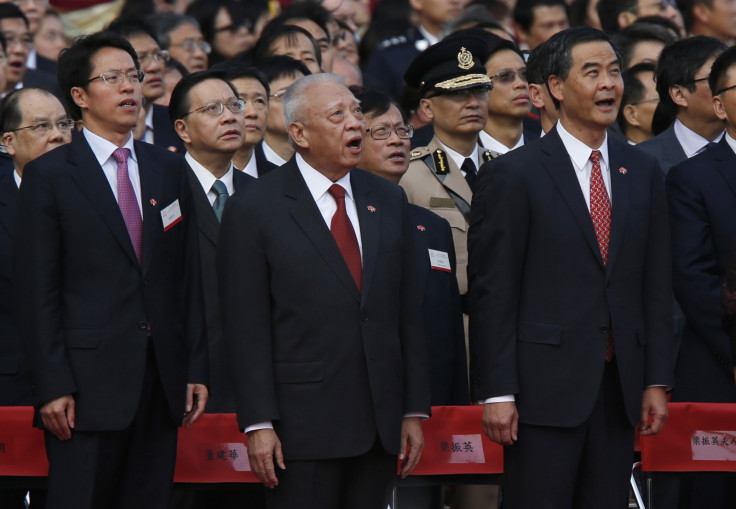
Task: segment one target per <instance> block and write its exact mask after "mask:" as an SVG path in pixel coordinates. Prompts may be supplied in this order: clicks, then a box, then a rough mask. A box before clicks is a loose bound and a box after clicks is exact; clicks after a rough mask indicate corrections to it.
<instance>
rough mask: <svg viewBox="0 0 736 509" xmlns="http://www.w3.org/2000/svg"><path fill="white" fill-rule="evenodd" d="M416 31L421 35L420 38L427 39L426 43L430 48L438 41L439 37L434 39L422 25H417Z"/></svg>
mask: <svg viewBox="0 0 736 509" xmlns="http://www.w3.org/2000/svg"><path fill="white" fill-rule="evenodd" d="M417 30H419V33H420V34H422V37H424V38H425V39H427V42H428V43H429V45H430V46H434V45H435V44H437V43H438V42H439V41H440V39H439V37H435V36H434V35H432V34H430V33H429V32H428V31H427V29H426V28H424V27H423V26H422V25H417Z"/></svg>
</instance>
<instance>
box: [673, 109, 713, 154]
mask: <svg viewBox="0 0 736 509" xmlns="http://www.w3.org/2000/svg"><path fill="white" fill-rule="evenodd" d="M675 137H676V138H677V141H678V142H680V146H681V147H682V150H683V152H685V155H686V156H687V158H688V159H690V158H691V157H692V156H694V155H695V154H698V153H700V152H701V151H702V150H703V147H705V146H706V145H707V144H708V140H706V139H705V138H703V137H702V136H700V135H699V134H698V133H696V132H695V131H693V130H692V129H690V128H689V127H687V126H686V125H685V124H683V123H682V122H680V119H679V118H678V119H675ZM721 138H723V133H721V134H719V135H718V137H717V138H716V139H715V140H713V142H714V143H718V142H719V141H721Z"/></svg>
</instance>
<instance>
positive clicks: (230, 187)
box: [184, 152, 235, 198]
mask: <svg viewBox="0 0 736 509" xmlns="http://www.w3.org/2000/svg"><path fill="white" fill-rule="evenodd" d="M184 159H186V160H187V163H189V167H190V168H192V171H194V174H195V175H196V176H197V180H199V183H200V185H201V186H202V189H204V192H205V194H208V195H209V193H210V192H212V194H213V195H214V194H215V193H214V191H212V185H213V184H214V183H215V181H216V180H217V178H216V177H215V176H214V175H213V174H212V173H210V171H209V170H208V169H207V168H205V167H204V166H202V165H201V164H199V161H197V160H196V159H194V158H193V157H192V155H191V154H190V153H189V152H187V153H186V154H184ZM219 180H221V181H222V183H223V184H225V187H226V188H227V194H228V195H230V196H232V194H233V193H234V192H235V185H234V184H233V163H232V162H231V163H230V168H229V169H228V170H227V173H225V175H223V176H222V177H220V179H219ZM215 198H216V196H215Z"/></svg>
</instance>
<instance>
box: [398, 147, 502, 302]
mask: <svg viewBox="0 0 736 509" xmlns="http://www.w3.org/2000/svg"><path fill="white" fill-rule="evenodd" d="M479 148H480V150H479V151H478V167H480V165H481V164H483V163H484V162H485V161H486V159H485V158H484V157H483V154H484V152H485V150H484V149H483V148H482V147H479ZM437 150H441V145H440V143H439V141H438V140H437V136H435V137H433V138H432V141H430V142H429V145H427V146H426V147H419V148H416V149H414V150H412V152H411V162H410V163H409V169H408V170H407V172H406V174H404V176H403V177H402V179H401V181H400V182H399V185H400V186H401V187H403V188H404V191H405V192H406V195H407V197H408V198H409V203H413V204H414V205H419V206H420V207H424V208H426V209H429V210H431V211H432V212H434V213H436V214H437V215H439V216H441V217H443V218H445V219H446V220H447V222H448V223H450V227H452V240H453V242H454V243H455V258H456V259H457V284H458V287H459V289H460V294H461V295H463V294H465V293H467V291H468V275H467V269H468V242H467V237H468V225H469V223H468V221H467V220H466V219H465V217H464V216H463V214H462V213H461V212H460V210H459V209H458V208H457V205H456V204H455V201H454V200H453V198H452V196H450V194H449V193H448V192H447V190H446V189H445V188H444V187H443V185H442V183H441V182H440V181H439V180H438V179H437V176H436V175H435V174H434V171H433V169H432V168H430V167H429V166H427V164H426V163H425V161H424V159H425V157H426V156H427V155H431V154H433V153H434V152H436V151H437ZM489 152H490V154H491V156H492V157H493V158H495V157H496V156H497V154H496V153H495V152H492V151H489ZM444 160H445V161H446V164H447V166H448V168H449V173H448V174H447V176H446V178H445V181H444V185H445V186H447V187H448V188H449V189H451V190H452V191H453V192H454V193H456V194H457V195H458V196H460V197H461V198H462V199H463V200H464V201H465V202H466V203H467V204H468V207H470V203H471V200H472V197H473V193H472V191H471V190H470V186H469V185H468V183H467V182H466V181H465V177H464V176H463V174H462V172H461V171H460V168H458V167H457V166H456V165H455V163H454V162H453V161H452V159H451V158H450V157H448V156H447V155H445V156H444Z"/></svg>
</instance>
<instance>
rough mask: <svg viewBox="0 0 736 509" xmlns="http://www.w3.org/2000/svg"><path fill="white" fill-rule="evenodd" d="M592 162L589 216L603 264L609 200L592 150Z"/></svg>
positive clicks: (609, 355)
mask: <svg viewBox="0 0 736 509" xmlns="http://www.w3.org/2000/svg"><path fill="white" fill-rule="evenodd" d="M590 160H591V161H592V162H593V171H592V172H591V173H590V217H591V219H592V220H593V227H594V228H595V236H596V238H597V239H598V247H599V248H600V250H601V258H603V265H607V264H608V241H609V240H610V238H611V200H610V199H609V198H608V193H607V192H606V184H605V182H603V174H602V173H601V153H600V151H599V150H594V151H593V152H592V153H591V154H590ZM610 331H611V328H610V327H609V333H608V343H607V345H606V362H610V361H611V359H613V356H614V353H615V352H614V349H613V333H612V332H610Z"/></svg>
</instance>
